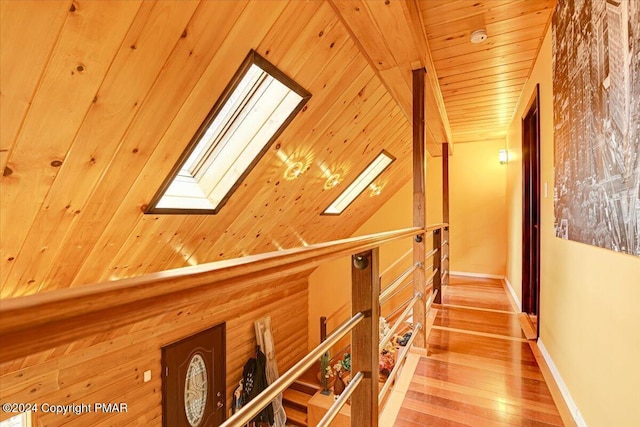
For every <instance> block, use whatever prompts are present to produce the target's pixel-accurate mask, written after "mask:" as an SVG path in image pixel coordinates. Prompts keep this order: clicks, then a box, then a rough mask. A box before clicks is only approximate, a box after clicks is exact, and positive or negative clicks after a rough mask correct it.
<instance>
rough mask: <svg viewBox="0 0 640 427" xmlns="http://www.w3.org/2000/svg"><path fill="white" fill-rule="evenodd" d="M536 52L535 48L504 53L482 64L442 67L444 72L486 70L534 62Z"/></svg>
mask: <svg viewBox="0 0 640 427" xmlns="http://www.w3.org/2000/svg"><path fill="white" fill-rule="evenodd" d="M534 53H535V50H531V51H526V52H518V53H514V54H511V55H504V56H502V57H500V58H492V59H491V60H490V61H483V62H482V63H481V64H463V65H461V66H454V67H447V68H443V69H442V70H443V73H442V74H444V75H452V74H464V73H468V72H473V71H479V70H484V69H486V68H494V67H496V66H499V65H504V64H510V63H518V62H523V61H529V63H531V64H533V61H534V59H535V58H533V55H534Z"/></svg>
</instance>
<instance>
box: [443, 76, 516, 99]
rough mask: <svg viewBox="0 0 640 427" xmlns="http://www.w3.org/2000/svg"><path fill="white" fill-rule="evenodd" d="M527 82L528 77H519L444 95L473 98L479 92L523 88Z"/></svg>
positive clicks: (447, 92)
mask: <svg viewBox="0 0 640 427" xmlns="http://www.w3.org/2000/svg"><path fill="white" fill-rule="evenodd" d="M526 81H527V78H526V77H517V78H512V79H505V80H502V81H499V82H493V83H482V84H478V85H477V86H475V87H474V86H469V87H466V88H460V89H450V90H447V91H445V92H444V93H446V94H447V95H451V96H453V95H469V96H473V94H474V93H477V92H482V91H485V90H488V89H501V88H509V87H517V86H522V85H524V82H526Z"/></svg>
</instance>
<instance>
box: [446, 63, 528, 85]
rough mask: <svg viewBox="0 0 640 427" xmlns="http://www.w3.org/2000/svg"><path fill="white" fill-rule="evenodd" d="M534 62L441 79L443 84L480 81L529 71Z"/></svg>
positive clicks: (511, 64) (502, 66)
mask: <svg viewBox="0 0 640 427" xmlns="http://www.w3.org/2000/svg"><path fill="white" fill-rule="evenodd" d="M531 64H532V62H531V61H530V60H525V61H520V62H512V63H510V64H508V65H497V66H494V67H489V68H484V69H481V70H476V71H470V72H467V73H463V74H450V75H444V76H442V77H440V81H441V82H446V83H460V82H463V81H468V79H472V80H475V79H478V78H482V77H487V76H495V75H499V74H503V73H508V72H515V71H522V70H527V71H528V70H529V66H531Z"/></svg>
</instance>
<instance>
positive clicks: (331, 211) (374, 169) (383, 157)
mask: <svg viewBox="0 0 640 427" xmlns="http://www.w3.org/2000/svg"><path fill="white" fill-rule="evenodd" d="M395 159H396V158H395V157H393V156H392V155H391V154H389V153H387V152H386V151H383V152H382V153H380V154H379V155H378V157H376V158H375V159H374V160H373V162H371V163H370V164H369V166H367V167H366V169H365V170H364V171H362V173H361V174H360V175H358V177H357V178H356V179H355V181H353V182H352V183H351V184H350V185H349V186H348V187H347V188H346V189H345V190H344V191H343V192H342V194H340V195H339V196H338V198H337V199H336V200H334V201H333V203H331V205H330V206H329V207H328V208H327V209H325V211H324V212H323V214H324V215H340V214H341V213H342V212H343V211H344V210H345V209H346V208H347V207H348V206H349V205H350V204H351V203H352V202H353V201H354V200H355V199H356V197H358V196H359V195H360V194H362V192H363V191H364V190H366V189H367V187H369V185H371V183H372V182H373V181H374V180H375V179H376V178H377V177H378V176H380V174H381V173H382V172H384V170H385V169H386V168H387V167H388V166H389V165H390V164H391V163H393V161H394V160H395Z"/></svg>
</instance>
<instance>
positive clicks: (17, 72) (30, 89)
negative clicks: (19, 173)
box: [0, 0, 72, 258]
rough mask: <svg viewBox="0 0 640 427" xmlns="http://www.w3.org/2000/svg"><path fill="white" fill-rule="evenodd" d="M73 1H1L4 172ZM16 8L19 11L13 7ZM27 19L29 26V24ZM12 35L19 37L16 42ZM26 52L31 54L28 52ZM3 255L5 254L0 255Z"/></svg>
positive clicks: (0, 164)
mask: <svg viewBox="0 0 640 427" xmlns="http://www.w3.org/2000/svg"><path fill="white" fill-rule="evenodd" d="M71 4H72V1H71V0H63V1H55V2H54V1H50V2H47V3H45V4H42V3H40V2H37V3H36V2H21V3H17V2H8V1H5V2H2V3H0V46H1V47H2V49H1V50H0V86H1V87H2V98H0V111H2V114H1V115H0V129H2V133H0V170H2V171H4V170H5V167H6V166H7V161H8V159H9V158H10V157H11V152H12V150H13V147H14V145H15V143H16V141H17V138H18V135H19V134H20V130H21V129H22V126H23V125H24V121H25V119H26V116H27V113H28V109H29V107H30V106H31V105H32V104H33V97H34V96H35V94H36V92H37V90H38V87H39V86H40V84H41V81H42V77H43V75H44V73H45V71H46V67H47V64H48V63H49V61H50V59H51V55H52V54H53V51H54V48H55V46H56V44H57V43H58V40H59V38H60V34H61V33H62V29H63V28H64V24H65V21H66V19H67V16H68V14H69V7H70V6H71ZM14 7H15V8H17V10H12V9H11V8H14ZM30 8H34V10H31V9H30ZM35 8H37V9H35ZM36 11H37V12H36ZM9 17H10V19H9ZM5 19H6V20H5ZM25 22H26V23H28V25H25ZM36 34H37V35H36ZM12 37H16V38H17V39H18V40H16V41H14V40H13V39H12ZM25 51H26V52H29V53H30V54H29V55H25V54H24V52H25ZM0 258H4V256H2V255H0Z"/></svg>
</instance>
